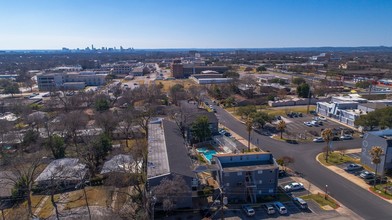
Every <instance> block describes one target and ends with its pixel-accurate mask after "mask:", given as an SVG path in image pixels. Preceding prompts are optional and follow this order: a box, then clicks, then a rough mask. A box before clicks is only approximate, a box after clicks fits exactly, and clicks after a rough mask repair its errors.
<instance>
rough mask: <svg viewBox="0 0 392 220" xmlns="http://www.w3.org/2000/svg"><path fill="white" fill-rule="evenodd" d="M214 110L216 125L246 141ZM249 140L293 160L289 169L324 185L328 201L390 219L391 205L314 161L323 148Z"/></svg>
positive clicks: (349, 144) (241, 128)
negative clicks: (326, 188)
mask: <svg viewBox="0 0 392 220" xmlns="http://www.w3.org/2000/svg"><path fill="white" fill-rule="evenodd" d="M209 101H210V100H209ZM216 110H217V117H218V119H219V121H220V123H222V124H223V125H224V126H226V127H228V128H229V129H231V130H232V131H233V132H235V133H237V134H238V135H240V136H241V137H242V138H244V139H247V136H248V135H247V132H246V128H245V125H244V124H242V123H241V122H240V121H238V120H237V119H235V118H234V117H233V116H231V115H230V114H229V113H228V112H226V111H225V110H224V109H222V108H220V107H218V106H217V107H216ZM252 137H253V139H252V140H253V144H255V140H257V139H258V140H259V144H258V147H260V148H261V149H262V150H267V151H270V152H272V153H273V155H274V157H275V158H279V157H282V156H290V157H293V158H294V160H295V163H293V164H292V165H291V166H290V167H291V168H292V169H294V170H295V171H297V172H299V173H301V174H303V176H304V178H306V179H307V180H309V181H310V182H311V183H312V184H315V185H316V186H317V187H319V188H321V189H323V188H325V185H328V191H329V193H330V195H331V196H332V197H334V198H336V199H337V200H338V201H339V202H341V203H342V204H343V205H344V206H346V207H348V208H349V209H351V210H352V211H353V212H355V213H357V214H358V215H359V216H361V217H363V218H364V219H391V218H392V212H391V208H392V206H391V204H389V203H387V202H385V201H384V200H382V199H381V198H379V197H378V196H375V195H374V194H372V193H371V192H369V191H366V190H364V189H362V188H361V187H359V186H357V185H355V184H353V183H352V182H350V181H348V180H346V179H345V178H343V177H341V176H339V175H337V174H335V173H334V172H332V171H330V170H328V169H326V168H325V167H323V166H322V165H320V164H319V163H318V162H317V161H316V159H315V157H316V155H317V154H318V153H320V152H321V151H322V148H323V147H324V145H323V144H318V143H306V144H295V145H293V144H288V143H285V142H281V141H278V140H274V139H272V138H270V137H267V136H263V135H260V134H258V133H255V132H252ZM361 141H362V139H358V138H356V139H353V140H349V141H338V142H336V143H334V146H335V147H345V148H347V149H351V148H359V147H360V146H361Z"/></svg>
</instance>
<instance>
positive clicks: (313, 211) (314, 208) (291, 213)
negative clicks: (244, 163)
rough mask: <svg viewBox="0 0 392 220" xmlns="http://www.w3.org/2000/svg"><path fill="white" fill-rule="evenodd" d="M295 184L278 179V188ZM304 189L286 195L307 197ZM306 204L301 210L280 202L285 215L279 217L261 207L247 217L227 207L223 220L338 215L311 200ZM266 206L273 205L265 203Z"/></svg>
mask: <svg viewBox="0 0 392 220" xmlns="http://www.w3.org/2000/svg"><path fill="white" fill-rule="evenodd" d="M292 182H295V181H294V180H293V179H292V178H291V177H290V176H286V177H283V178H280V179H279V186H280V187H282V188H283V187H284V186H285V185H287V184H289V183H292ZM304 187H305V189H303V190H298V191H293V192H289V193H288V195H289V196H291V197H299V196H304V195H308V193H309V192H308V191H307V190H306V189H307V188H308V187H309V186H306V185H304ZM306 202H307V204H308V208H307V209H301V208H300V207H299V206H298V205H296V204H295V203H294V202H293V201H286V202H282V204H283V205H284V206H285V207H286V209H287V214H284V215H281V214H279V213H278V212H277V211H276V209H275V214H268V213H267V211H266V210H265V209H264V208H263V207H262V206H260V207H255V208H254V210H255V216H247V215H246V214H245V212H244V211H243V210H241V209H240V208H232V207H230V206H229V208H228V209H227V210H225V219H268V218H284V219H319V218H321V217H325V218H334V217H338V216H339V213H338V212H336V211H335V210H328V211H326V210H324V209H322V208H321V207H320V206H319V205H318V204H317V203H316V202H314V201H313V200H307V201H306ZM267 204H273V202H271V203H267ZM219 216H220V214H219V213H218V214H217V215H216V216H215V218H219Z"/></svg>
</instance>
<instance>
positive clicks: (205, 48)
mask: <svg viewBox="0 0 392 220" xmlns="http://www.w3.org/2000/svg"><path fill="white" fill-rule="evenodd" d="M363 47H365V48H372V47H373V48H376V47H384V48H392V46H385V45H378V46H369V45H368V46H295V47H161V48H135V47H127V48H124V47H123V49H124V50H128V49H130V48H132V49H133V50H217V49H220V50H222V49H224V50H246V49H310V48H363ZM63 48H67V49H68V50H71V51H73V50H77V49H79V50H86V47H84V48H68V47H62V48H58V49H53V48H52V49H0V51H63ZM105 48H114V47H105ZM95 49H96V50H102V47H100V48H95ZM116 50H120V48H117V47H116ZM90 51H93V50H91V49H90Z"/></svg>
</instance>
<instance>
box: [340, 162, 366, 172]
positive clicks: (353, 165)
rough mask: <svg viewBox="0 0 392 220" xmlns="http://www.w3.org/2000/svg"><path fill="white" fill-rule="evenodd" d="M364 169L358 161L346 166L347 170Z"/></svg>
mask: <svg viewBox="0 0 392 220" xmlns="http://www.w3.org/2000/svg"><path fill="white" fill-rule="evenodd" d="M360 169H363V167H362V166H361V165H359V164H356V163H351V164H349V165H347V167H346V168H344V170H345V171H354V170H360Z"/></svg>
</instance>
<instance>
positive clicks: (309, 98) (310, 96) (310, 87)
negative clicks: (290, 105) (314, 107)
mask: <svg viewBox="0 0 392 220" xmlns="http://www.w3.org/2000/svg"><path fill="white" fill-rule="evenodd" d="M312 87H313V78H312V81H311V83H310V85H309V92H308V107H307V109H306V114H309V108H310V100H311V98H312V92H311V90H312Z"/></svg>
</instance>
